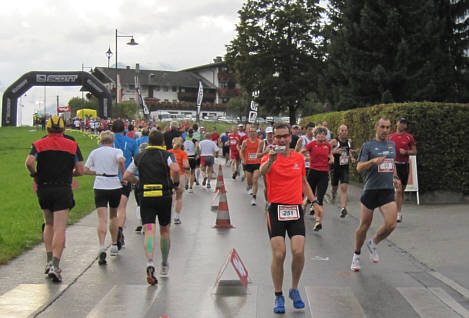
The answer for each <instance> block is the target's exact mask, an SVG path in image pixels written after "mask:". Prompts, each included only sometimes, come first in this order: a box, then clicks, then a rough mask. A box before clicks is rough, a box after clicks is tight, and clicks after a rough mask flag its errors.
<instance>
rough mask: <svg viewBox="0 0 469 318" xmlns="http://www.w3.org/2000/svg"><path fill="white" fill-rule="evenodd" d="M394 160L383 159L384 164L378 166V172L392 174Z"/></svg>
mask: <svg viewBox="0 0 469 318" xmlns="http://www.w3.org/2000/svg"><path fill="white" fill-rule="evenodd" d="M393 171H394V159H384V162H383V163H382V164H380V165H379V166H378V172H393Z"/></svg>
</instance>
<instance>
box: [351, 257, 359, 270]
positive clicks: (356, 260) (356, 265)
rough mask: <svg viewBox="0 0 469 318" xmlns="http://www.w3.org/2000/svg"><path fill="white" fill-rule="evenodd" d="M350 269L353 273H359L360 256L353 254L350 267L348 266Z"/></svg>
mask: <svg viewBox="0 0 469 318" xmlns="http://www.w3.org/2000/svg"><path fill="white" fill-rule="evenodd" d="M350 269H351V270H352V271H353V272H359V271H360V255H357V254H355V253H353V258H352V265H350Z"/></svg>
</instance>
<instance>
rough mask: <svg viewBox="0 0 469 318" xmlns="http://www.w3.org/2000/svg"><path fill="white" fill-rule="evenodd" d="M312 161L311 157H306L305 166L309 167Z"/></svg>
mask: <svg viewBox="0 0 469 318" xmlns="http://www.w3.org/2000/svg"><path fill="white" fill-rule="evenodd" d="M309 165H310V161H309V159H305V168H309Z"/></svg>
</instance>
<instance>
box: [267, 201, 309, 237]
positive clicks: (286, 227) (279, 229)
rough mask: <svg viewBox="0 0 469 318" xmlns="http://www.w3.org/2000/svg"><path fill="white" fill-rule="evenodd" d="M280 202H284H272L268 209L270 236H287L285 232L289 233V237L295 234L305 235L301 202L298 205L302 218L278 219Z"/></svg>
mask: <svg viewBox="0 0 469 318" xmlns="http://www.w3.org/2000/svg"><path fill="white" fill-rule="evenodd" d="M279 204H280V205H282V203H271V204H270V205H269V210H268V211H267V230H268V231H269V237H270V238H273V237H276V236H283V237H284V238H285V233H288V237H289V238H292V237H293V236H295V235H301V236H305V221H304V214H303V209H302V208H301V204H300V205H298V209H299V211H300V218H299V219H298V220H294V221H279V220H278V211H277V209H278V208H277V207H278V205H279Z"/></svg>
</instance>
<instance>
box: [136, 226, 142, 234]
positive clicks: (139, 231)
mask: <svg viewBox="0 0 469 318" xmlns="http://www.w3.org/2000/svg"><path fill="white" fill-rule="evenodd" d="M135 233H137V234H140V233H142V226H141V225H139V226H137V227H136V228H135Z"/></svg>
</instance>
